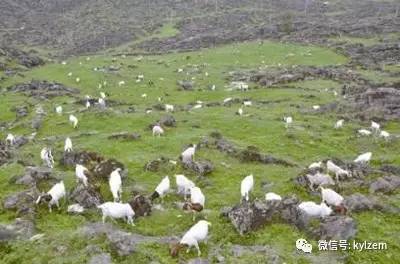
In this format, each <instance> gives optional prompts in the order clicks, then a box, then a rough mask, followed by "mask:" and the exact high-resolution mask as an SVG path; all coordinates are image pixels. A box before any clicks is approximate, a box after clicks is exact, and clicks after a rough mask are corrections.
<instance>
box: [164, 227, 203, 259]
mask: <svg viewBox="0 0 400 264" xmlns="http://www.w3.org/2000/svg"><path fill="white" fill-rule="evenodd" d="M208 226H211V223H210V222H207V221H205V220H200V221H199V222H197V223H196V224H195V225H193V226H192V227H191V228H190V229H189V231H187V232H186V233H185V235H184V236H183V237H182V239H181V241H180V242H179V244H178V245H176V246H175V247H174V248H173V249H172V251H171V255H172V256H174V257H175V256H177V255H178V252H179V250H180V249H182V247H183V246H184V245H187V246H188V249H187V250H186V253H189V251H190V248H191V247H195V248H196V249H197V255H198V256H199V257H200V255H201V251H200V247H199V242H201V241H203V240H205V239H206V238H207V235H208Z"/></svg>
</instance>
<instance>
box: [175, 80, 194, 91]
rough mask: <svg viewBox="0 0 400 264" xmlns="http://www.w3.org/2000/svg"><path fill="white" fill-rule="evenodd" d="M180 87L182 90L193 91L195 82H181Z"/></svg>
mask: <svg viewBox="0 0 400 264" xmlns="http://www.w3.org/2000/svg"><path fill="white" fill-rule="evenodd" d="M178 85H179V86H180V88H182V89H183V90H185V91H192V90H193V86H194V82H192V81H185V80H181V81H178Z"/></svg>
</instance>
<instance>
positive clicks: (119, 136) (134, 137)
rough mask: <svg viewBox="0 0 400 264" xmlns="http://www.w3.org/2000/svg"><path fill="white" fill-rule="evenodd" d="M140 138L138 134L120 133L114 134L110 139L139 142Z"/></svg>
mask: <svg viewBox="0 0 400 264" xmlns="http://www.w3.org/2000/svg"><path fill="white" fill-rule="evenodd" d="M140 137H141V136H140V134H139V133H136V132H133V133H129V132H119V133H113V134H112V135H111V136H109V137H108V139H123V140H139V139H140Z"/></svg>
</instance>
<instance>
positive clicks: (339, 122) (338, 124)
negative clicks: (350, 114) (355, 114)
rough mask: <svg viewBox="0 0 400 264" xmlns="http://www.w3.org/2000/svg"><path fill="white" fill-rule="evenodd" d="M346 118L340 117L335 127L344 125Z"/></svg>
mask: <svg viewBox="0 0 400 264" xmlns="http://www.w3.org/2000/svg"><path fill="white" fill-rule="evenodd" d="M343 123H344V119H340V120H338V121H337V122H336V123H335V129H339V128H342V127H343Z"/></svg>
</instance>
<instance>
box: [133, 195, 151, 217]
mask: <svg viewBox="0 0 400 264" xmlns="http://www.w3.org/2000/svg"><path fill="white" fill-rule="evenodd" d="M129 204H130V205H131V207H132V209H133V211H134V212H135V217H138V216H148V215H150V214H151V207H152V203H151V200H150V199H149V198H148V197H145V196H143V195H136V196H135V197H133V199H132V200H131V201H130V202H129Z"/></svg>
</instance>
